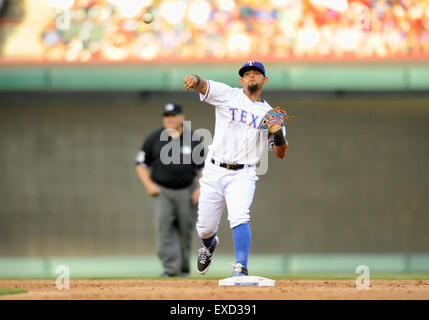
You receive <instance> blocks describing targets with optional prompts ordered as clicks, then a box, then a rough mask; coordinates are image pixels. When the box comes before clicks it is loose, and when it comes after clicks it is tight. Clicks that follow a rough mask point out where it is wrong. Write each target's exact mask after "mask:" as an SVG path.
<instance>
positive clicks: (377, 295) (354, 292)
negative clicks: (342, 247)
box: [0, 279, 429, 300]
mask: <svg viewBox="0 0 429 320" xmlns="http://www.w3.org/2000/svg"><path fill="white" fill-rule="evenodd" d="M0 288H22V289H26V290H27V293H21V294H12V295H4V296H0V299H11V300H27V299H33V300H56V299H73V300H81V299H83V300H87V299H88V300H89V299H91V300H94V299H95V300H98V299H105V300H110V299H114V300H119V299H127V300H135V299H137V300H236V299H240V300H246V299H248V300H295V299H299V300H307V299H310V300H313V299H317V300H325V299H329V300H347V299H354V300H360V299H376V300H384V299H389V300H396V299H404V300H407V299H413V300H422V299H424V300H428V299H429V280H373V281H371V287H370V288H369V289H361V290H359V289H357V288H356V285H355V281H354V280H277V281H276V286H275V287H220V286H218V280H196V279H165V280H164V279H154V280H151V279H138V280H131V279H127V280H70V289H68V290H58V289H57V288H56V281H55V280H0Z"/></svg>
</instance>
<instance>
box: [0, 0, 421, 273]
mask: <svg viewBox="0 0 429 320" xmlns="http://www.w3.org/2000/svg"><path fill="white" fill-rule="evenodd" d="M147 11H149V12H152V13H153V15H154V22H153V23H151V24H148V25H147V24H144V23H142V22H141V20H140V19H141V17H142V15H143V13H144V12H147ZM249 59H254V60H260V61H263V62H264V63H265V65H266V69H267V75H268V77H269V79H270V81H269V82H268V83H267V85H266V91H265V98H266V99H267V100H268V101H270V103H271V104H272V105H281V106H285V108H286V109H287V111H288V113H290V114H294V115H296V118H295V119H293V120H291V121H290V122H289V124H288V140H289V143H290V151H289V154H288V156H287V158H286V159H285V160H278V159H275V158H274V157H271V156H270V164H269V171H268V174H266V175H265V176H262V177H261V180H260V181H259V182H258V187H257V192H256V196H255V199H254V202H253V205H252V231H253V241H252V249H251V256H250V259H249V267H250V270H251V272H252V273H254V274H260V275H280V276H281V275H293V274H302V273H343V274H353V273H354V271H355V268H356V267H357V266H358V265H368V266H369V268H370V271H371V272H376V273H428V272H429V232H428V230H429V197H428V189H429V170H428V167H429V166H428V164H429V143H428V138H429V1H428V0H425V1H413V0H409V1H408V0H387V1H383V0H377V1H363V0H362V1H353V0H304V1H298V0H255V1H250V0H237V1H233V0H192V1H184V0H167V1H157V0H153V1H152V0H121V1H119V0H37V1H29V0H28V1H26V0H9V1H8V0H0V133H1V134H0V203H1V206H0V277H3V278H8V277H31V278H38V277H55V276H56V274H55V267H56V266H57V265H60V264H65V265H68V266H69V267H70V272H71V277H72V278H73V277H135V276H136V277H139V276H158V275H159V274H160V273H161V271H162V270H161V266H160V263H159V262H158V259H157V257H156V246H155V237H156V235H155V231H154V222H153V217H152V199H151V198H150V197H149V196H147V195H146V193H145V191H144V189H143V187H142V186H141V183H140V181H139V180H138V178H137V176H136V174H135V169H134V158H135V155H136V153H137V151H138V149H139V148H140V146H141V143H142V141H143V139H144V138H145V136H146V135H147V134H148V133H149V132H151V131H152V130H154V129H156V128H158V127H159V126H160V125H161V111H160V109H161V107H162V105H163V104H164V103H166V102H169V101H176V102H179V103H181V104H182V105H183V106H184V109H185V112H186V115H187V118H188V119H189V120H191V121H192V128H193V129H197V128H208V129H210V130H211V131H212V132H213V126H214V112H213V110H212V108H210V107H209V106H206V105H204V104H201V103H200V102H199V99H198V96H197V95H196V94H195V93H184V92H183V91H182V78H183V76H184V75H186V74H187V73H198V74H200V75H201V76H203V77H204V78H208V79H214V80H218V81H223V82H226V83H228V84H230V85H234V86H236V85H238V73H237V70H238V69H239V67H240V66H241V65H242V64H243V63H244V62H245V61H247V60H249ZM274 190H275V191H274ZM278 190H282V191H283V193H281V194H279V193H278ZM220 236H221V237H222V238H223V240H222V245H221V246H220V248H219V249H218V252H217V256H216V261H215V263H214V265H213V269H212V270H211V271H210V274H211V275H229V274H230V272H231V270H230V269H231V266H230V264H229V263H232V262H234V260H233V255H232V253H233V245H232V235H231V232H230V231H229V229H228V226H227V223H226V216H225V215H224V217H223V223H222V226H221V230H220ZM194 240H195V241H194V250H195V252H196V250H197V248H198V247H199V243H198V239H197V237H196V235H195V239H194ZM192 263H193V261H192Z"/></svg>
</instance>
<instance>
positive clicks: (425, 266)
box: [0, 253, 429, 279]
mask: <svg viewBox="0 0 429 320" xmlns="http://www.w3.org/2000/svg"><path fill="white" fill-rule="evenodd" d="M196 259H197V256H196V255H194V256H192V259H191V261H196ZM234 261H235V260H234V256H232V255H222V254H220V255H216V257H215V259H214V260H213V264H212V266H211V268H210V272H209V273H208V276H225V277H226V276H229V275H230V274H231V272H232V271H231V270H232V263H234ZM360 265H365V266H367V267H368V268H369V271H370V273H373V274H374V273H375V274H380V273H382V274H425V273H426V274H427V273H428V272H429V254H427V253H426V254H296V255H251V256H250V257H249V269H250V271H251V273H252V274H253V275H260V276H287V275H300V274H337V275H338V276H340V274H341V275H343V276H352V277H353V275H354V274H355V272H356V267H357V266H360ZM58 266H67V267H68V268H69V270H70V278H71V279H73V278H91V277H97V278H99V277H101V278H123V277H157V276H159V275H160V274H161V273H162V266H161V263H160V262H159V259H158V258H157V257H156V256H101V257H41V258H27V257H22V258H4V257H3V258H0V278H56V277H58V276H59V272H60V271H58V273H57V267H58ZM191 269H192V270H191V275H195V276H196V275H197V274H198V273H197V272H196V269H195V268H191ZM356 277H357V275H356Z"/></svg>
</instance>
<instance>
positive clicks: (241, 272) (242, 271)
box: [232, 263, 249, 277]
mask: <svg viewBox="0 0 429 320" xmlns="http://www.w3.org/2000/svg"><path fill="white" fill-rule="evenodd" d="M232 267H233V268H234V271H233V272H232V276H233V277H241V276H247V275H249V273H248V271H247V268H246V267H245V266H243V265H242V264H241V263H237V264H233V265H232Z"/></svg>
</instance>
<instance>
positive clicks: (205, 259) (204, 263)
mask: <svg viewBox="0 0 429 320" xmlns="http://www.w3.org/2000/svg"><path fill="white" fill-rule="evenodd" d="M218 244H219V238H218V237H217V236H216V237H215V240H214V244H213V246H212V247H210V248H207V247H204V246H203V247H202V248H200V250H198V261H197V271H198V273H199V274H205V273H206V272H207V271H208V270H209V267H210V263H211V262H212V256H213V252H214V251H215V249H216V247H217V245H218Z"/></svg>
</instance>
